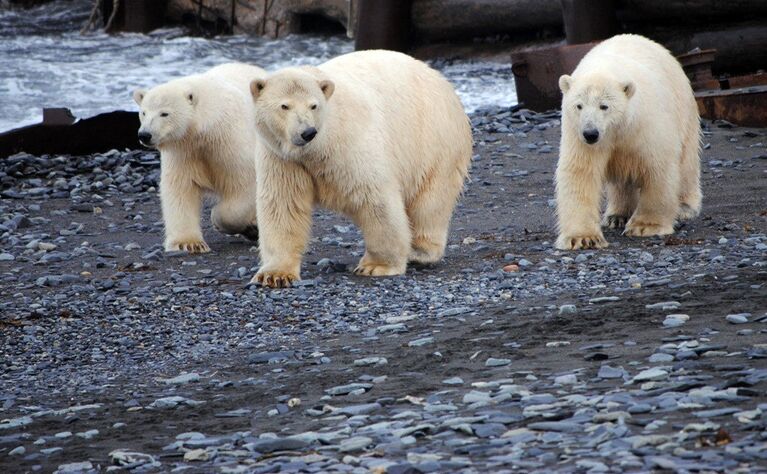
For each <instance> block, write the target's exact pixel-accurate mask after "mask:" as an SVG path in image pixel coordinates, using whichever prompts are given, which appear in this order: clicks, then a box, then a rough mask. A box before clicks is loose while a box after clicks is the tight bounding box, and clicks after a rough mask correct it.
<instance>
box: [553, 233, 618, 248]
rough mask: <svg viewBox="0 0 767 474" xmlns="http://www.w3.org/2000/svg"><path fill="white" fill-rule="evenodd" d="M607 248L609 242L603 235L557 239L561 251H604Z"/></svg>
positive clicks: (570, 236)
mask: <svg viewBox="0 0 767 474" xmlns="http://www.w3.org/2000/svg"><path fill="white" fill-rule="evenodd" d="M605 247H607V241H606V240H605V238H604V236H602V234H593V235H560V236H559V238H558V239H557V248H558V249H559V250H579V249H602V248H605Z"/></svg>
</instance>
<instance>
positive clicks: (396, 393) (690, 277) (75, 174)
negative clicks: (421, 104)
mask: <svg viewBox="0 0 767 474" xmlns="http://www.w3.org/2000/svg"><path fill="white" fill-rule="evenodd" d="M472 120H473V123H474V127H475V130H476V136H475V138H476V151H475V152H476V156H475V159H474V163H473V166H472V181H471V183H470V184H469V185H468V187H467V191H466V193H465V196H464V198H463V200H462V201H461V203H460V205H459V207H458V209H457V211H456V216H455V219H454V225H453V229H452V233H451V237H450V246H449V249H448V252H447V256H446V258H445V260H444V261H443V262H442V263H440V264H438V265H435V266H432V267H422V268H411V269H409V270H408V273H407V275H405V276H402V277H396V278H385V279H367V278H364V277H355V276H353V275H351V274H350V272H349V270H350V269H351V268H353V265H354V263H355V262H356V260H357V259H358V258H359V257H360V256H361V254H362V251H363V243H362V240H361V236H360V234H359V232H358V231H357V230H356V228H354V226H352V225H351V224H350V223H349V222H348V221H346V220H344V219H343V218H341V217H339V216H336V215H332V214H330V213H326V212H318V213H317V215H316V220H315V223H316V224H315V233H314V235H315V237H314V239H313V240H312V243H311V248H310V251H309V253H308V254H307V256H306V259H305V265H304V272H303V276H304V278H305V280H304V281H302V282H301V284H300V285H298V286H297V287H295V288H291V289H286V290H271V291H270V290H264V289H261V288H255V287H247V286H246V284H247V282H248V281H249V279H250V277H251V276H252V274H253V273H254V271H255V269H256V265H257V256H256V252H255V248H254V247H253V244H252V243H250V242H247V241H245V240H243V239H240V238H238V237H227V236H223V235H221V234H218V233H216V232H215V231H214V230H212V228H211V226H210V224H209V222H208V219H207V217H206V219H205V229H206V238H207V240H208V243H209V244H210V246H211V248H212V249H213V251H212V252H211V253H210V254H207V255H203V256H196V255H195V256H193V255H187V254H164V253H163V252H162V249H161V246H160V242H161V234H162V224H161V220H160V210H159V201H158V197H157V192H156V186H157V179H158V174H159V169H158V166H159V159H158V156H157V155H156V154H154V153H153V152H150V151H133V152H116V151H115V152H111V153H106V154H103V155H97V156H88V157H68V156H62V157H32V156H27V155H17V156H14V157H11V158H8V159H5V160H0V183H1V187H0V189H1V190H2V191H1V192H0V194H1V196H2V198H1V199H0V285H1V286H0V287H1V288H2V292H3V296H2V298H0V361H1V363H0V420H2V421H0V472H34V471H42V472H54V471H58V472H80V471H86V472H87V471H105V470H112V469H118V470H133V471H137V472H143V471H172V470H189V471H191V472H259V473H260V472H264V473H266V472H379V473H383V472H386V473H418V472H453V471H456V472H458V471H460V472H503V471H513V472H573V471H577V472H595V473H598V472H623V471H643V472H647V471H676V472H701V471H704V472H767V395H765V390H766V389H767V236H766V235H765V234H767V149H766V147H767V137H766V135H767V132H766V131H765V130H758V129H745V128H738V127H732V126H730V125H729V124H726V123H713V124H712V123H706V124H705V125H706V129H705V131H706V133H705V137H704V143H705V149H704V152H703V164H704V165H703V187H704V194H705V200H704V210H703V213H702V215H701V216H700V217H699V218H697V219H695V220H693V221H692V222H690V223H687V224H685V225H683V226H682V227H681V228H680V229H679V231H678V232H677V234H676V235H674V236H672V237H669V238H666V239H661V238H649V239H630V238H625V237H622V236H620V235H619V234H618V233H616V232H608V233H606V236H607V238H608V240H609V241H610V243H611V246H610V247H609V248H608V249H606V250H603V251H585V252H571V253H565V252H560V251H557V250H555V249H553V247H552V242H553V240H554V237H555V234H554V231H553V229H554V219H553V207H552V197H553V185H552V177H553V171H554V168H555V164H556V159H557V152H558V136H559V131H560V130H559V118H558V115H557V114H556V113H551V114H541V115H534V114H531V113H529V112H525V111H516V112H513V113H512V112H511V111H508V110H484V111H480V112H479V113H477V114H474V115H473V116H472Z"/></svg>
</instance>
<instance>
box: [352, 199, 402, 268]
mask: <svg viewBox="0 0 767 474" xmlns="http://www.w3.org/2000/svg"><path fill="white" fill-rule="evenodd" d="M380 195H381V196H392V197H393V196H397V193H396V192H394V191H390V192H388V193H386V192H384V193H381V194H380ZM352 217H353V219H354V221H355V223H356V224H357V226H358V227H359V228H360V229H361V230H362V235H363V237H364V239H365V254H364V255H363V256H362V258H361V259H360V261H359V263H358V264H357V267H356V268H355V269H354V273H355V274H357V275H362V276H392V275H402V274H403V273H405V270H406V268H407V255H408V252H409V250H410V226H409V224H408V219H407V214H406V213H405V207H404V205H403V202H402V201H401V200H400V199H398V198H389V199H387V200H384V201H381V202H376V203H371V204H369V205H368V206H366V207H365V208H363V209H360V210H359V211H358V212H357V213H356V215H354V216H352Z"/></svg>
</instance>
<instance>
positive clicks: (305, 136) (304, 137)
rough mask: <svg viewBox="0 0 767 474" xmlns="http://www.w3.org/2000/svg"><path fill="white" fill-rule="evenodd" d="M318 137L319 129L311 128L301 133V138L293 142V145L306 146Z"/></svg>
mask: <svg viewBox="0 0 767 474" xmlns="http://www.w3.org/2000/svg"><path fill="white" fill-rule="evenodd" d="M316 136H317V129H316V128H314V127H309V128H307V129H306V130H304V131H303V132H301V137H300V138H296V139H294V140H293V144H294V145H296V146H305V145H306V144H307V143H309V142H310V141H312V140H314V137H316Z"/></svg>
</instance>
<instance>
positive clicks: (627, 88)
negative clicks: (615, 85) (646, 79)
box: [621, 81, 636, 99]
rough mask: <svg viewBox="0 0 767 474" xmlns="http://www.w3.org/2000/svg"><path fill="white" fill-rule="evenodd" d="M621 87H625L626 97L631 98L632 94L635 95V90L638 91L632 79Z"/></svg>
mask: <svg viewBox="0 0 767 474" xmlns="http://www.w3.org/2000/svg"><path fill="white" fill-rule="evenodd" d="M621 89H623V93H624V94H626V97H628V98H629V99H630V98H631V96H632V95H634V92H636V86H635V85H634V83H633V82H631V81H626V82H624V83H622V84H621Z"/></svg>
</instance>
